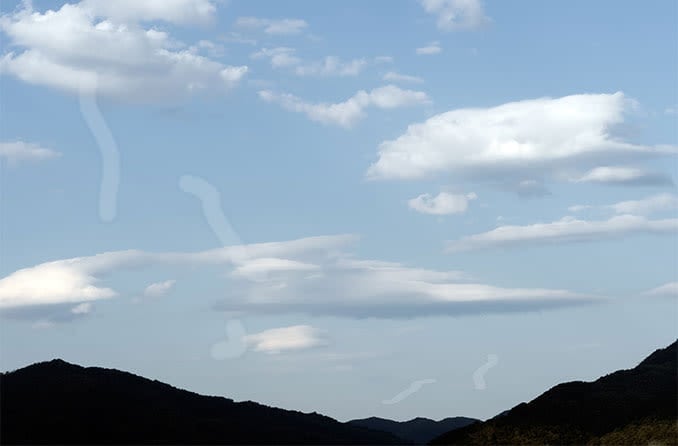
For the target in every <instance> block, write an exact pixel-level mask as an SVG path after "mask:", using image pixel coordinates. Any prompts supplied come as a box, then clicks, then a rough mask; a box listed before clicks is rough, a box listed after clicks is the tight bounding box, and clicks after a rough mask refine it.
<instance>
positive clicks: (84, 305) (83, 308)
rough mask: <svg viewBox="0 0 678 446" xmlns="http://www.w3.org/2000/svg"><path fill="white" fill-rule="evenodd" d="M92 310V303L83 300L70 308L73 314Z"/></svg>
mask: <svg viewBox="0 0 678 446" xmlns="http://www.w3.org/2000/svg"><path fill="white" fill-rule="evenodd" d="M90 311H92V304H91V303H90V302H83V303H81V304H78V305H76V306H74V307H73V308H71V313H73V314H88V313H89V312H90Z"/></svg>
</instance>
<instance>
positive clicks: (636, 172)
mask: <svg viewBox="0 0 678 446" xmlns="http://www.w3.org/2000/svg"><path fill="white" fill-rule="evenodd" d="M573 181H574V182H577V183H599V184H616V185H625V186H666V185H671V184H673V180H672V179H671V177H670V176H669V175H667V174H665V173H662V172H653V171H649V170H645V169H641V168H638V167H629V166H601V167H596V168H594V169H592V170H590V171H589V172H587V173H586V174H584V175H583V176H581V177H578V178H574V179H573Z"/></svg>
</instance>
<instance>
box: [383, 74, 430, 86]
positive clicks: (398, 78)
mask: <svg viewBox="0 0 678 446" xmlns="http://www.w3.org/2000/svg"><path fill="white" fill-rule="evenodd" d="M383 79H384V80H385V81H388V82H412V83H416V84H421V83H423V82H424V79H422V78H420V77H418V76H410V75H407V74H400V73H396V72H395V71H389V72H388V73H386V74H384V77H383Z"/></svg>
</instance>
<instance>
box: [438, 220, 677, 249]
mask: <svg viewBox="0 0 678 446" xmlns="http://www.w3.org/2000/svg"><path fill="white" fill-rule="evenodd" d="M676 232H678V218H671V219H663V220H648V219H646V218H644V217H639V216H635V215H619V216H615V217H612V218H610V219H608V220H602V221H586V220H577V219H575V218H572V217H565V218H563V219H561V220H558V221H554V222H551V223H535V224H531V225H526V226H500V227H498V228H496V229H493V230H491V231H488V232H483V233H480V234H475V235H470V236H467V237H463V238H461V239H459V240H456V241H452V242H449V243H448V250H449V251H469V250H476V249H483V248H495V247H502V246H513V245H522V244H545V243H566V242H582V241H594V240H605V239H613V238H619V237H623V236H625V235H630V234H675V233H676Z"/></svg>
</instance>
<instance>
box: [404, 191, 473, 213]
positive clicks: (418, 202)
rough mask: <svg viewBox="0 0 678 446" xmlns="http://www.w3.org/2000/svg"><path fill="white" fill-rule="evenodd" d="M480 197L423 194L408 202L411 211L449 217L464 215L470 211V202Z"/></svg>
mask: <svg viewBox="0 0 678 446" xmlns="http://www.w3.org/2000/svg"><path fill="white" fill-rule="evenodd" d="M476 198H478V196H477V195H476V194H475V193H473V192H471V193H469V194H466V195H464V194H451V193H448V192H440V193H439V194H438V195H436V196H435V197H434V196H432V195H431V194H422V195H419V196H418V197H415V198H412V199H410V200H408V201H407V205H408V206H409V207H410V209H414V210H415V211H417V212H420V213H422V214H432V215H449V214H463V213H465V212H466V210H467V209H468V204H469V202H470V201H472V200H475V199H476Z"/></svg>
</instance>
